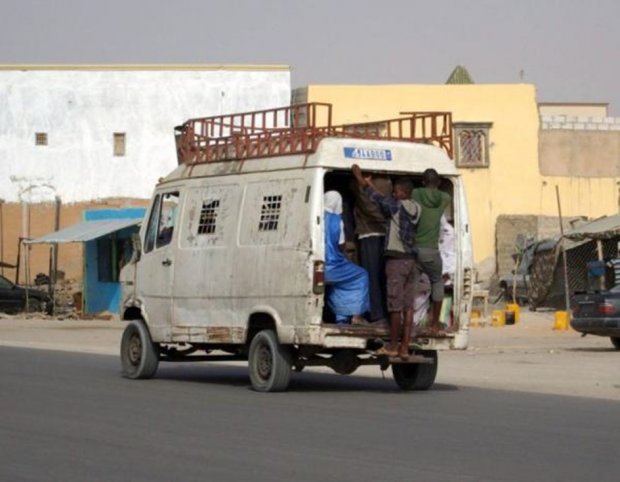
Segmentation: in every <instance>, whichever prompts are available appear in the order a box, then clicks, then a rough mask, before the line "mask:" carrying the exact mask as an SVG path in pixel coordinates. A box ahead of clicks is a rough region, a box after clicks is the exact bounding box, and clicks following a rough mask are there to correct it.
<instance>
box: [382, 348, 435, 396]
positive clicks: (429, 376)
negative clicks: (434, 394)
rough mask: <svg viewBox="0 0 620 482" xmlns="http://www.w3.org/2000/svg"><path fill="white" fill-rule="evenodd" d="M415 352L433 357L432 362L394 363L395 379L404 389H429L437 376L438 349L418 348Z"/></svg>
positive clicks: (393, 372) (393, 373)
mask: <svg viewBox="0 0 620 482" xmlns="http://www.w3.org/2000/svg"><path fill="white" fill-rule="evenodd" d="M415 354H416V355H423V356H425V357H426V358H431V359H432V363H394V364H392V375H394V381H395V382H396V385H398V386H399V387H400V388H401V389H403V390H428V389H429V388H431V387H432V386H433V383H435V377H437V362H438V358H437V351H436V350H424V351H422V350H417V351H416V352H415Z"/></svg>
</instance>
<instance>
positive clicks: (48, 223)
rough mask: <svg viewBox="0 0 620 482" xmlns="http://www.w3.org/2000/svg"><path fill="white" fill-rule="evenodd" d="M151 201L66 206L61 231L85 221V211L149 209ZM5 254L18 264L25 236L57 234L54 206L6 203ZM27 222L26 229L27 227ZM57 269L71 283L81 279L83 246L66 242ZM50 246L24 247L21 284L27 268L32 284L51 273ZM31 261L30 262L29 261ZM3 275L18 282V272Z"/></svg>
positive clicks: (3, 247)
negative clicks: (43, 275) (27, 249)
mask: <svg viewBox="0 0 620 482" xmlns="http://www.w3.org/2000/svg"><path fill="white" fill-rule="evenodd" d="M149 202H150V201H149V200H146V199H106V200H104V201H92V202H83V203H74V204H67V205H64V206H62V207H61V210H60V228H61V229H63V228H66V227H69V226H71V225H73V224H76V223H79V222H81V221H82V220H83V212H84V210H86V209H112V208H128V207H146V206H147V205H148V203H149ZM1 209H2V239H1V240H0V241H1V242H2V248H1V251H2V255H3V257H4V261H5V262H7V263H10V264H16V262H17V251H18V239H19V237H20V236H22V234H27V235H28V237H29V238H31V239H35V238H38V237H41V236H44V235H46V234H49V233H51V232H53V231H54V217H55V204H54V203H35V204H29V205H27V209H26V210H25V211H24V208H23V206H22V205H21V204H20V203H6V204H3V205H2V207H1ZM24 221H25V224H26V226H25V227H24ZM58 246H59V248H58V269H59V270H61V271H64V272H65V278H66V279H70V280H78V281H79V280H81V279H82V268H83V258H82V243H67V244H59V245H58ZM50 247H51V245H49V244H37V245H33V246H31V247H30V249H29V251H28V253H26V252H25V250H24V248H22V252H21V261H20V273H19V280H20V283H25V282H26V275H27V273H26V265H27V264H28V265H29V267H30V276H29V278H30V281H31V282H33V280H34V277H35V276H36V275H37V273H45V274H48V272H49V259H50ZM28 258H29V260H30V261H29V263H27V260H28ZM1 271H3V272H4V276H5V277H7V278H9V279H10V280H12V281H15V270H14V269H12V268H4V269H3V270H1Z"/></svg>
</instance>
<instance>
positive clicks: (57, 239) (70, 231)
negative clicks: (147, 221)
mask: <svg viewBox="0 0 620 482" xmlns="http://www.w3.org/2000/svg"><path fill="white" fill-rule="evenodd" d="M141 222H142V219H103V220H100V221H83V222H81V223H78V224H74V225H73V226H69V227H68V228H65V229H61V230H60V231H55V232H53V233H50V234H46V235H45V236H42V237H40V238H37V239H33V240H30V241H26V243H27V244H44V243H83V242H85V241H91V240H93V239H97V238H100V237H101V236H105V235H106V234H110V233H113V232H114V231H119V230H121V229H124V228H128V227H129V226H136V225H138V224H140V223H141Z"/></svg>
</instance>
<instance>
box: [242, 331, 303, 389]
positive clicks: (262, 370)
mask: <svg viewBox="0 0 620 482" xmlns="http://www.w3.org/2000/svg"><path fill="white" fill-rule="evenodd" d="M291 358H292V357H291V354H290V351H289V350H288V349H287V348H286V347H283V346H281V345H280V344H279V343H278V337H277V336H276V334H275V332H274V331H273V330H262V331H259V332H258V333H257V334H256V336H255V337H254V338H253V339H252V342H251V343H250V352H249V356H248V365H249V369H250V381H251V382H252V388H253V389H254V390H256V391H257V392H281V391H284V390H286V388H287V387H288V384H289V381H290V379H291V366H292V363H291Z"/></svg>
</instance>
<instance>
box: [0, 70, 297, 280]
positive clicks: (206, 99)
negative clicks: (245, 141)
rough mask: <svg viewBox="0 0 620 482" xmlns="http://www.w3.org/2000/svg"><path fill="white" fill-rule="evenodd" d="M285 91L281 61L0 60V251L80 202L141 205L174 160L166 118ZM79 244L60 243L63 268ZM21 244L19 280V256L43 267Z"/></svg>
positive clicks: (70, 272)
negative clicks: (21, 62) (58, 203)
mask: <svg viewBox="0 0 620 482" xmlns="http://www.w3.org/2000/svg"><path fill="white" fill-rule="evenodd" d="M290 99H291V86H290V68H289V67H288V66H251V65H0V260H1V261H3V262H6V263H9V264H16V263H17V260H18V259H19V257H20V256H19V249H18V239H19V238H20V237H21V238H36V237H37V236H41V235H44V234H47V233H49V232H51V231H54V230H55V229H56V223H55V221H54V219H55V218H56V219H59V224H58V226H59V227H60V228H64V227H67V226H70V225H73V224H75V223H77V222H80V221H81V220H82V218H83V215H82V213H83V211H84V210H85V209H100V208H118V207H121V208H123V207H131V206H145V205H146V203H147V201H146V200H147V199H148V198H149V197H150V195H151V192H152V189H153V187H154V185H155V183H156V182H157V180H158V179H159V178H160V177H162V176H165V175H166V174H168V173H169V172H170V171H171V170H172V169H174V167H175V166H176V165H177V154H176V147H175V138H174V127H175V126H177V125H179V124H182V123H183V122H185V121H186V120H187V119H189V118H196V117H208V116H214V115H220V114H229V113H236V112H247V111H253V110H261V109H270V108H274V107H281V106H286V105H289V104H290ZM56 198H60V200H61V201H62V208H61V211H60V214H59V213H58V212H55V211H54V209H55V208H54V204H51V203H50V202H52V201H54V200H55V199H56ZM80 249H81V248H80V246H79V245H73V244H72V245H63V247H62V248H60V254H59V268H60V269H61V270H64V271H65V272H66V273H67V276H68V277H75V278H80V277H81V275H82V270H83V266H82V261H81V259H82V258H81V256H80ZM28 253H29V261H28V262H27V263H24V256H23V255H22V262H21V264H20V267H19V271H20V273H21V275H20V276H21V279H22V280H24V279H27V278H28V276H27V274H26V273H25V264H28V263H29V264H30V265H31V267H30V269H32V273H37V272H47V271H48V265H49V261H48V258H49V250H48V247H47V246H35V247H32V248H29V249H28ZM28 253H26V254H28ZM4 270H5V268H4V267H0V273H1V274H5V272H4ZM13 273H14V272H13V271H11V270H9V272H8V273H6V274H8V275H9V276H10V277H13Z"/></svg>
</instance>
